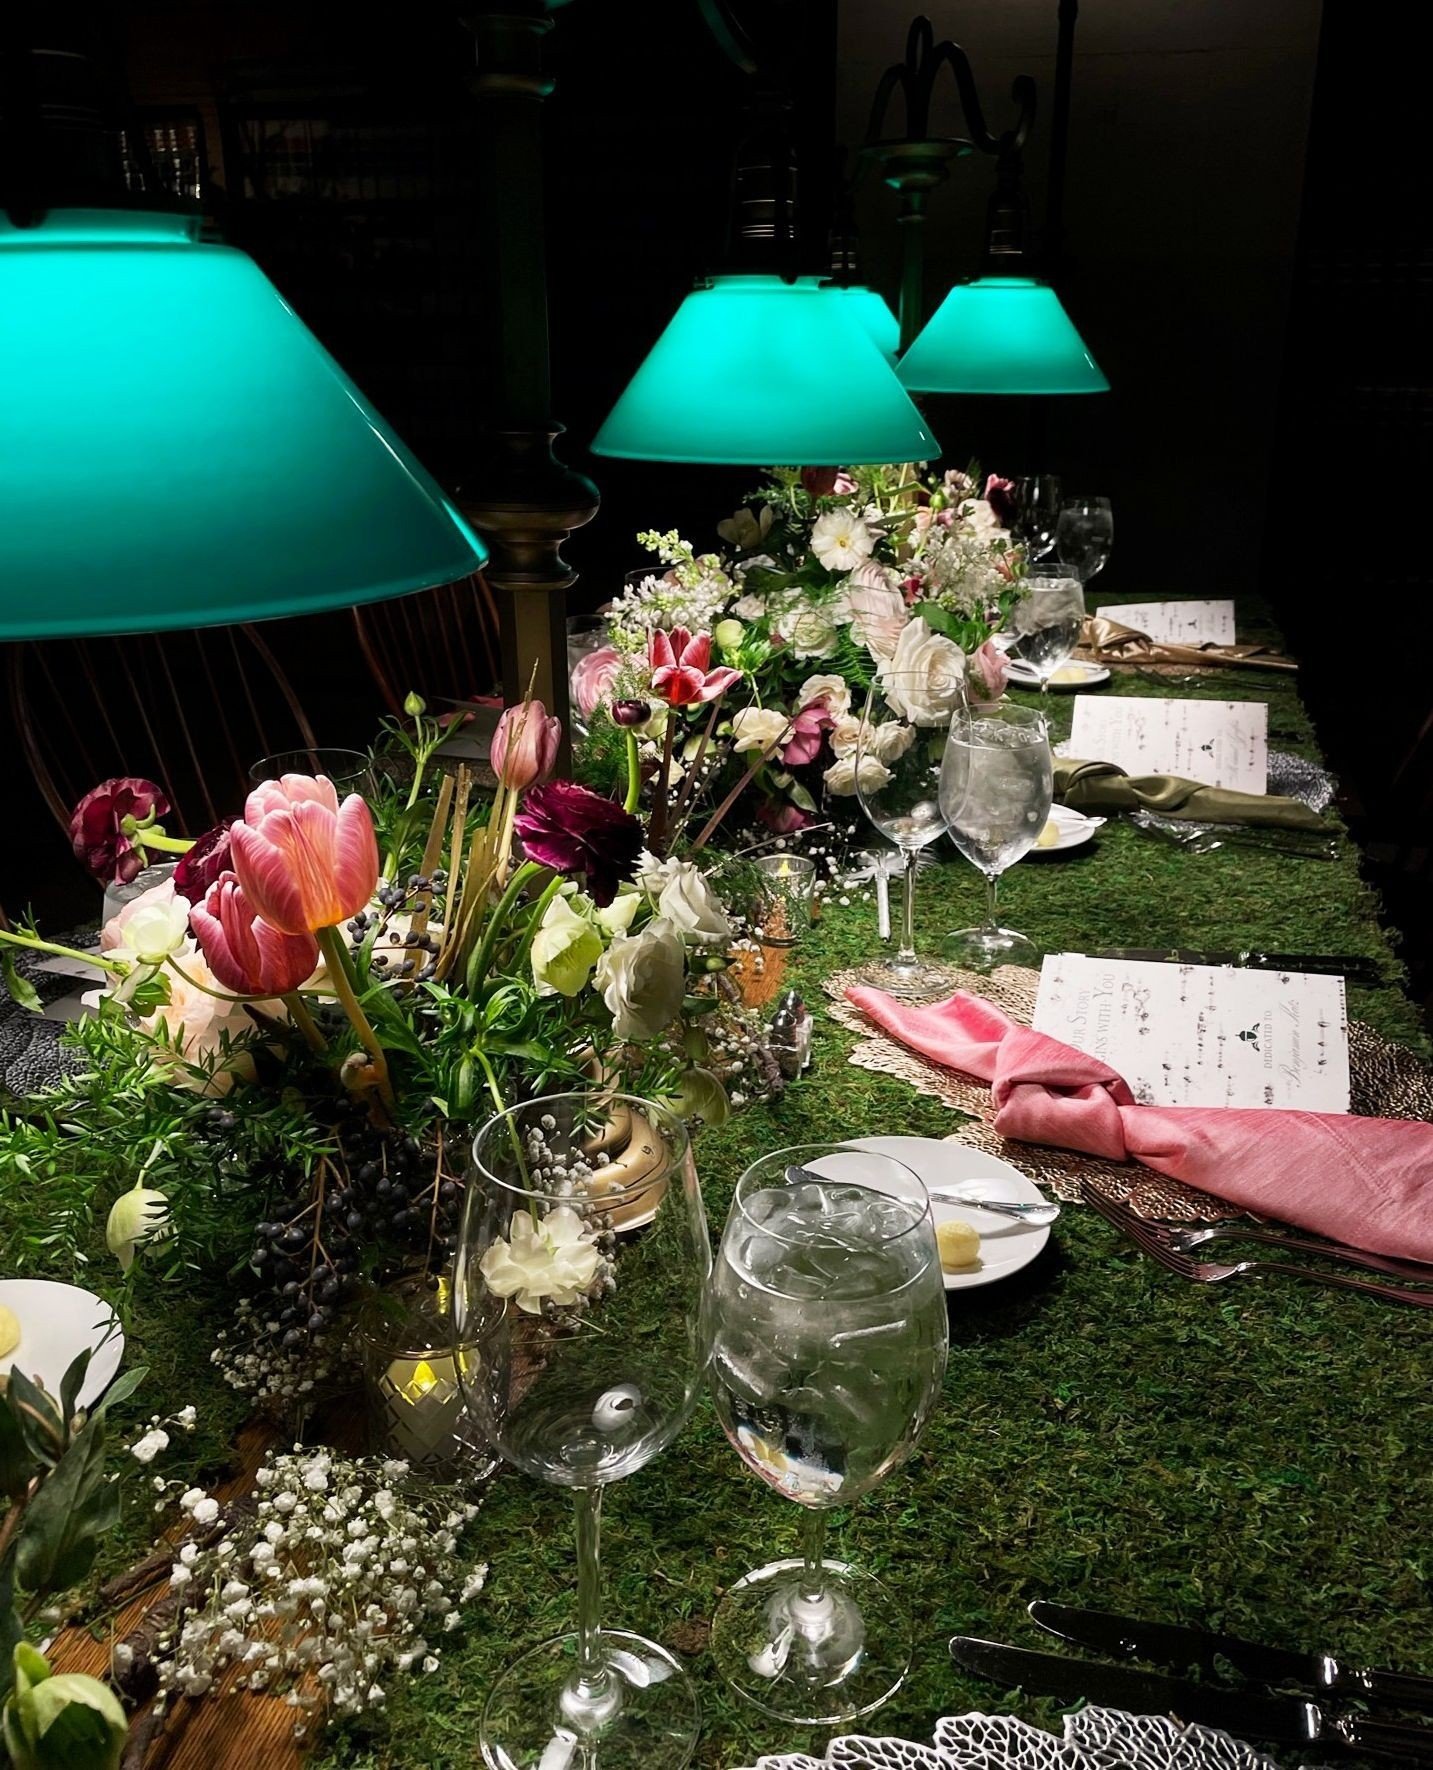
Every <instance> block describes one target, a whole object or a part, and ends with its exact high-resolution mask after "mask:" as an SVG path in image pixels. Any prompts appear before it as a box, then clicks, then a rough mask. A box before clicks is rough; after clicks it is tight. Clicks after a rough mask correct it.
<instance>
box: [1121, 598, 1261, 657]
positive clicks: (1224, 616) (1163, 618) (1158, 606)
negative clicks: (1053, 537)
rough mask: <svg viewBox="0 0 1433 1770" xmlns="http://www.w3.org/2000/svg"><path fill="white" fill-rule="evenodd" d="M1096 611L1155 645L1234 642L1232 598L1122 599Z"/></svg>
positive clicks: (1234, 629)
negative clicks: (1224, 600)
mask: <svg viewBox="0 0 1433 1770" xmlns="http://www.w3.org/2000/svg"><path fill="white" fill-rule="evenodd" d="M1095 613H1096V614H1097V615H1103V616H1104V617H1105V618H1106V620H1110V621H1119V622H1121V623H1122V624H1123V625H1124V626H1126V627H1133V628H1134V629H1135V631H1136V632H1139V633H1143V634H1144V635H1145V637H1146V638H1147V639H1152V640H1153V641H1154V642H1155V644H1156V645H1233V644H1235V642H1236V638H1235V636H1236V633H1237V629H1236V627H1235V625H1234V604H1233V603H1232V602H1200V601H1197V600H1195V599H1194V598H1190V599H1189V600H1188V601H1181V602H1125V603H1121V604H1118V605H1116V606H1114V607H1111V608H1097V609H1096V610H1095Z"/></svg>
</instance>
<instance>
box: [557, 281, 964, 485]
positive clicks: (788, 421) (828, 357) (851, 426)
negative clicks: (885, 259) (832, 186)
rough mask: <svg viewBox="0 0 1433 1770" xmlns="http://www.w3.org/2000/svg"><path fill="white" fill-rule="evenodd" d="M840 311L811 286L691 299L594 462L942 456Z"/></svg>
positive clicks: (631, 386) (616, 413)
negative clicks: (604, 457) (599, 459)
mask: <svg viewBox="0 0 1433 1770" xmlns="http://www.w3.org/2000/svg"><path fill="white" fill-rule="evenodd" d="M848 306H849V304H848V303H847V302H846V301H844V300H843V299H840V298H833V297H832V296H831V293H830V292H829V291H828V290H825V289H821V288H820V287H819V286H818V284H817V279H815V278H811V279H808V280H803V281H801V282H797V283H784V282H782V280H781V278H780V277H776V276H723V277H716V278H714V279H713V281H712V282H711V283H710V285H708V286H707V287H704V288H699V289H694V290H693V291H692V293H691V294H690V295H688V296H687V298H686V299H685V300H684V301H683V302H682V305H681V306H680V307H679V308H678V309H677V312H676V315H675V317H674V318H673V319H672V321H671V324H670V325H669V326H668V327H667V329H666V331H665V332H663V333H662V335H661V337H660V338H659V339H658V340H657V342H656V343H655V344H654V345H653V346H652V349H651V351H650V352H649V353H648V355H647V358H646V361H645V362H644V363H643V364H642V366H641V368H639V369H638V371H637V373H636V374H635V375H634V376H633V377H632V380H631V381H630V382H629V383H628V385H627V389H626V391H625V392H624V393H623V395H622V397H621V398H620V399H619V400H618V401H617V404H616V405H615V406H614V407H613V408H612V411H611V412H610V413H609V415H608V418H607V421H606V423H605V424H604V425H603V426H602V428H601V430H600V431H599V432H598V433H597V437H596V440H595V441H594V442H593V444H592V449H593V452H594V454H598V455H616V456H619V457H621V458H622V459H625V460H629V461H685V462H712V463H729V464H731V465H733V466H745V467H764V466H769V465H770V464H771V463H772V462H773V461H776V462H782V463H786V464H790V465H800V466H803V467H841V466H845V465H848V464H850V463H852V462H859V463H862V464H868V465H873V466H874V465H876V464H878V463H881V462H898V461H928V460H931V459H932V458H933V457H934V456H936V455H937V454H939V452H940V448H939V444H938V443H937V442H936V440H935V438H934V437H933V436H932V435H931V433H930V431H929V430H928V429H927V428H926V423H925V420H924V418H922V417H921V415H920V413H919V412H918V411H917V410H916V408H915V406H914V405H912V403H911V400H910V396H909V395H908V394H907V393H906V392H905V390H904V388H902V386H901V384H900V382H899V381H897V380H896V377H895V374H894V372H893V371H892V369H891V367H890V364H889V363H887V361H886V360H885V358H884V357H883V356H882V355H881V352H880V351H879V350H878V349H877V347H876V346H875V345H874V344H873V343H872V342H871V339H870V336H869V335H868V334H867V332H866V331H865V330H864V329H863V328H862V327H861V325H859V324H858V323H857V321H856V320H855V319H854V318H852V316H851V314H850V312H849V311H848Z"/></svg>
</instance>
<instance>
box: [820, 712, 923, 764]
mask: <svg viewBox="0 0 1433 1770" xmlns="http://www.w3.org/2000/svg"><path fill="white" fill-rule="evenodd" d="M864 723H865V722H864V721H863V720H860V719H858V718H857V717H856V716H855V714H854V713H848V714H847V715H846V716H845V718H843V719H838V720H837V721H836V723H835V725H834V726H833V727H832V729H831V753H832V755H833V756H837V757H844V756H854V755H855V753H856V751H857V750H858V749H864V750H865V752H866V754H867V755H868V756H874V757H875V758H876V760H877V761H878V762H899V761H900V759H901V757H902V756H904V755H905V753H906V751H907V750H908V749H910V747H911V745H912V744H913V743H914V742H915V735H916V734H915V732H914V731H913V730H912V729H911V727H910V726H909V725H903V724H902V723H901V721H900V720H899V719H888V720H886V721H885V723H884V724H882V725H865V735H864V738H863V737H862V726H863V724H864Z"/></svg>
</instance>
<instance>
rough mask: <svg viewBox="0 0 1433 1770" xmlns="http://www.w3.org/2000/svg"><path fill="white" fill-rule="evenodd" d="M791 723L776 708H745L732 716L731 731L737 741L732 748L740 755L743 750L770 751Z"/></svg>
mask: <svg viewBox="0 0 1433 1770" xmlns="http://www.w3.org/2000/svg"><path fill="white" fill-rule="evenodd" d="M790 723H791V721H790V719H788V718H787V716H786V714H785V713H782V712H779V711H778V710H777V709H776V708H775V707H743V708H742V709H741V711H740V712H739V713H733V714H732V719H731V731H732V737H733V738H734V739H735V740H736V741H735V743H734V744H733V746H732V748H733V749H734V750H735V751H736V752H737V754H738V755H740V754H741V752H742V751H743V750H765V749H769V748H770V746H771V745H772V744H774V743H775V742H776V741H777V739H778V738H779V737H780V736H781V734H782V732H783V731H785V730H786V728H787V726H788V725H790Z"/></svg>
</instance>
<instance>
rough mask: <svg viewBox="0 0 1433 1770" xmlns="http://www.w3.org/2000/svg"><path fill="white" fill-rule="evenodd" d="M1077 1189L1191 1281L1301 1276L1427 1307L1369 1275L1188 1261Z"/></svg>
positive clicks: (1129, 1214) (1087, 1188)
mask: <svg viewBox="0 0 1433 1770" xmlns="http://www.w3.org/2000/svg"><path fill="white" fill-rule="evenodd" d="M1080 1192H1081V1195H1082V1196H1083V1198H1084V1200H1085V1203H1086V1204H1087V1205H1089V1206H1090V1208H1091V1209H1092V1210H1094V1211H1096V1212H1098V1213H1099V1215H1100V1216H1101V1217H1103V1218H1104V1219H1105V1221H1106V1222H1107V1223H1112V1224H1113V1225H1114V1226H1115V1228H1116V1229H1118V1230H1120V1231H1122V1233H1123V1234H1125V1235H1126V1236H1128V1237H1129V1239H1130V1240H1131V1241H1132V1242H1133V1243H1134V1244H1135V1246H1136V1247H1137V1248H1138V1249H1139V1250H1140V1252H1141V1253H1144V1254H1148V1255H1149V1257H1150V1258H1151V1259H1152V1260H1157V1261H1158V1262H1159V1264H1160V1265H1161V1266H1164V1267H1167V1268H1168V1270H1169V1271H1170V1272H1173V1273H1176V1274H1178V1276H1179V1277H1180V1278H1187V1279H1190V1280H1191V1281H1192V1282H1193V1283H1195V1284H1222V1283H1223V1281H1224V1280H1225V1279H1226V1278H1259V1277H1263V1276H1264V1275H1265V1274H1270V1273H1272V1274H1273V1275H1275V1276H1276V1277H1283V1278H1301V1279H1304V1280H1305V1281H1306V1282H1307V1283H1309V1284H1317V1285H1324V1286H1326V1287H1328V1288H1329V1289H1332V1290H1339V1291H1361V1292H1362V1293H1363V1294H1364V1295H1365V1296H1367V1297H1379V1298H1381V1299H1382V1300H1383V1301H1384V1302H1386V1303H1411V1304H1412V1305H1413V1306H1414V1308H1416V1309H1433V1291H1411V1290H1405V1289H1404V1288H1403V1287H1402V1286H1401V1285H1388V1284H1375V1283H1374V1282H1373V1281H1372V1280H1371V1279H1367V1278H1354V1277H1352V1276H1351V1275H1350V1274H1348V1273H1344V1272H1321V1271H1319V1270H1317V1269H1316V1268H1315V1267H1312V1266H1296V1265H1294V1264H1292V1263H1291V1262H1288V1261H1284V1260H1235V1261H1231V1262H1229V1263H1228V1264H1224V1263H1222V1262H1219V1263H1216V1262H1215V1261H1212V1260H1191V1259H1190V1257H1189V1255H1188V1254H1180V1253H1176V1252H1175V1250H1174V1249H1173V1248H1172V1247H1170V1246H1169V1244H1168V1243H1167V1242H1165V1241H1162V1240H1161V1239H1160V1238H1159V1236H1157V1235H1156V1234H1154V1233H1153V1231H1152V1230H1151V1229H1150V1226H1149V1225H1148V1224H1147V1223H1146V1222H1145V1221H1144V1220H1143V1218H1141V1217H1137V1216H1135V1214H1134V1212H1133V1211H1131V1210H1129V1209H1128V1208H1127V1207H1125V1206H1124V1205H1117V1204H1115V1203H1114V1201H1113V1200H1112V1199H1108V1198H1106V1197H1105V1196H1104V1195H1103V1194H1102V1193H1100V1192H1098V1191H1096V1189H1095V1188H1094V1187H1093V1186H1091V1185H1090V1184H1089V1182H1088V1181H1082V1182H1081V1183H1080Z"/></svg>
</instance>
